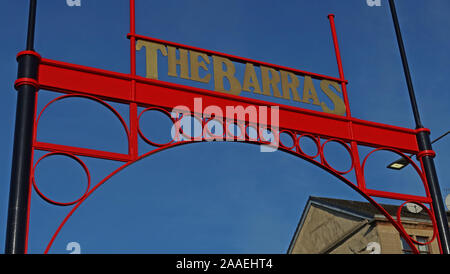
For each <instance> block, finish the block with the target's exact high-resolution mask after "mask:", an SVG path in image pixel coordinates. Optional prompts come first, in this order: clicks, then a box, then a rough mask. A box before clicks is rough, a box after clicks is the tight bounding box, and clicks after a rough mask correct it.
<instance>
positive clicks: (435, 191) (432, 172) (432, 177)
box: [389, 0, 450, 254]
mask: <svg viewBox="0 0 450 274" xmlns="http://www.w3.org/2000/svg"><path fill="white" fill-rule="evenodd" d="M389 6H390V10H391V14H392V19H393V21H394V28H395V33H396V36H397V42H398V46H399V49H400V55H401V58H402V63H403V70H404V73H405V77H406V84H407V85H408V92H409V98H410V100H411V106H412V110H413V114H414V120H415V123H416V129H424V126H423V125H422V122H421V121H420V115H419V109H418V107H417V101H416V97H415V94H414V88H413V84H412V80H411V74H410V71H409V66H408V61H407V58H406V53H405V47H404V45H403V39H402V34H401V31H400V25H399V23H398V17H397V11H396V9H395V4H394V0H389ZM417 143H418V145H419V150H420V151H432V147H431V142H430V133H429V131H428V130H420V131H418V133H417ZM422 162H423V167H424V171H425V175H426V178H427V183H428V190H429V191H430V196H431V199H432V205H433V212H434V217H435V219H436V224H437V230H438V233H439V244H440V247H441V250H442V253H444V254H450V233H449V228H448V220H447V216H446V212H445V208H444V202H443V199H442V194H441V190H440V187H439V180H438V177H437V173H436V168H435V165H434V160H433V156H432V155H429V154H425V156H423V157H422Z"/></svg>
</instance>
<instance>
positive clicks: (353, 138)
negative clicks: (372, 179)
mask: <svg viewBox="0 0 450 274" xmlns="http://www.w3.org/2000/svg"><path fill="white" fill-rule="evenodd" d="M134 11H135V3H134V0H130V33H128V34H127V37H128V38H129V40H130V58H131V59H130V60H131V62H130V73H129V74H123V73H117V72H111V71H106V70H101V69H95V68H91V67H85V66H81V65H75V64H70V63H65V62H60V61H55V60H50V59H46V58H41V56H40V55H39V54H37V53H36V52H34V51H29V50H28V51H23V52H20V53H19V54H18V56H17V57H18V58H19V57H21V56H23V55H33V56H37V57H38V58H39V70H38V79H37V80H35V79H32V78H19V79H18V80H17V81H16V82H15V86H16V88H18V87H20V86H21V85H32V86H34V87H35V88H36V91H37V90H38V89H45V90H49V91H54V92H58V93H62V94H64V95H62V96H60V97H58V98H56V99H54V100H52V101H51V102H49V103H48V104H47V105H46V106H45V107H44V108H43V110H42V111H41V112H40V113H39V114H38V115H37V113H35V120H34V131H33V132H34V133H33V145H32V150H33V152H32V153H33V154H34V151H35V150H40V151H47V152H49V153H48V154H46V155H44V156H43V157H41V158H40V159H38V160H37V162H36V164H35V165H34V166H32V167H31V171H30V174H31V176H30V188H29V191H30V193H31V192H32V190H33V189H34V190H35V191H36V192H37V194H38V195H40V196H41V197H42V198H43V199H45V200H46V201H47V202H49V203H52V204H54V205H57V206H73V207H72V209H71V210H70V212H69V214H67V216H66V217H65V218H64V219H63V220H62V222H61V224H60V225H59V227H57V228H56V230H55V233H54V235H53V237H52V238H51V240H50V242H49V243H48V246H47V248H46V250H45V252H46V253H47V252H48V251H49V250H50V248H51V246H52V243H53V241H54V240H55V238H56V237H57V235H58V233H59V231H60V230H61V229H62V227H63V226H64V224H65V223H66V222H67V220H68V219H69V218H70V216H72V214H73V213H74V212H75V211H76V210H77V208H78V207H79V206H80V205H81V204H82V203H83V202H84V201H85V200H86V199H87V198H88V197H89V196H90V195H91V194H92V193H93V192H94V191H96V190H97V189H98V187H100V186H101V185H102V184H103V183H105V182H106V181H107V180H108V179H109V178H111V177H112V176H113V175H114V174H116V173H117V172H119V171H121V170H123V169H124V168H126V167H128V166H130V165H131V164H133V163H135V162H137V161H139V160H141V159H143V158H145V157H148V156H150V155H153V154H154V153H156V152H159V151H162V150H165V149H168V148H172V147H176V146H179V145H184V144H190V143H195V142H201V141H210V139H211V138H213V137H218V136H214V135H213V134H212V133H211V132H209V131H208V130H207V128H208V127H207V125H208V123H209V122H211V121H212V120H215V121H219V122H220V124H221V125H222V127H223V130H222V135H221V136H220V137H222V138H224V139H228V140H231V141H240V142H246V143H252V144H259V145H264V144H265V145H267V144H269V145H270V143H269V142H268V141H267V140H265V139H264V137H263V134H262V132H261V131H260V130H257V133H256V135H252V136H250V135H249V134H248V133H247V129H248V128H249V127H252V125H251V124H249V123H247V122H245V121H239V120H237V119H236V118H235V117H234V116H233V117H227V116H226V115H224V116H223V117H214V118H205V117H203V116H202V115H201V113H198V112H195V111H192V112H191V113H185V114H184V115H181V116H179V117H173V115H171V110H172V109H173V108H174V107H176V106H180V105H183V106H187V107H188V108H189V109H195V106H194V101H195V98H201V99H202V104H203V107H207V106H211V105H214V106H218V107H219V108H222V109H225V108H226V107H227V106H234V107H237V106H242V107H243V108H246V107H250V106H268V107H278V109H279V125H277V127H276V128H275V129H272V128H271V131H272V133H273V135H274V136H275V137H276V138H279V136H280V135H281V134H287V135H288V136H290V138H292V141H293V145H292V146H290V147H287V146H285V145H284V144H283V143H281V141H280V142H279V149H280V150H282V151H285V152H288V153H290V154H293V155H295V156H298V157H300V158H302V159H305V160H307V161H308V162H310V163H312V164H314V165H316V166H319V167H321V168H322V169H324V170H325V171H327V172H329V173H330V174H332V175H334V176H335V177H337V178H339V179H341V180H342V181H343V182H344V183H345V184H347V185H348V186H349V187H351V188H352V189H353V190H355V191H356V192H358V193H359V194H360V195H362V196H363V197H364V198H366V199H367V200H368V201H369V202H370V203H371V204H372V205H373V206H375V207H376V208H377V209H378V210H379V211H380V212H381V213H382V214H384V216H385V217H386V218H387V219H388V220H389V221H390V222H391V223H392V224H393V226H394V227H395V228H396V229H397V230H398V231H399V233H400V234H401V236H402V237H403V238H405V240H406V241H407V242H408V243H409V244H410V246H411V248H412V250H413V251H414V252H415V253H418V249H417V248H416V246H415V245H416V244H423V243H418V242H416V241H415V240H414V239H412V238H411V237H410V236H409V235H408V233H406V231H405V228H404V227H403V225H402V223H401V219H400V210H401V208H402V207H399V212H398V216H397V218H394V217H392V216H391V215H390V214H389V213H388V212H387V211H386V210H385V209H384V208H383V207H382V206H381V205H380V204H378V203H377V202H376V201H375V200H374V197H381V198H389V199H395V200H400V201H403V202H405V203H406V202H413V203H416V204H418V205H420V206H421V207H423V208H424V209H425V210H426V211H427V212H428V214H429V215H430V219H431V220H432V223H433V227H434V229H433V230H434V231H433V232H434V236H433V239H432V241H433V240H434V239H435V238H437V239H438V242H439V247H440V249H441V252H442V247H441V245H440V241H439V235H438V233H437V228H436V219H435V217H434V209H433V204H432V198H431V196H430V192H429V190H428V189H429V187H428V183H427V179H426V176H425V172H424V167H423V162H422V157H423V156H425V155H434V152H433V151H431V150H422V151H421V150H420V149H419V146H418V143H417V138H416V135H417V134H418V133H419V132H422V131H428V130H426V129H417V130H413V129H407V128H401V127H396V126H391V125H385V124H380V123H374V122H369V121H364V120H360V119H356V118H354V117H352V116H351V113H350V106H349V101H348V96H347V89H346V85H347V83H348V82H347V80H346V79H345V77H344V72H343V68H342V62H341V56H340V51H339V46H338V40H337V35H336V29H335V24H334V15H329V16H328V18H329V20H330V27H331V31H332V37H333V42H334V49H335V53H336V60H337V64H338V68H339V77H330V76H326V75H320V74H316V73H311V72H307V71H301V70H297V69H292V68H287V67H281V66H278V65H274V64H268V63H265V62H260V61H256V60H251V59H248V58H242V57H238V56H234V55H230V54H224V53H221V52H215V51H210V50H205V49H201V48H196V47H191V46H187V45H182V44H178V43H173V42H169V41H163V40H159V39H155V38H151V37H145V36H141V35H138V34H136V33H135V13H134ZM139 40H141V41H150V42H157V43H161V44H165V45H170V46H174V47H177V48H182V49H187V50H195V51H197V52H201V53H204V54H207V55H214V56H220V57H224V58H227V59H229V60H232V61H234V62H239V63H251V64H254V65H260V66H268V67H271V68H276V69H281V70H284V71H288V72H292V73H295V74H297V75H302V76H309V77H311V78H313V79H318V80H329V81H333V82H335V83H338V84H339V85H340V87H341V91H342V97H343V100H344V103H345V107H346V112H345V116H340V115H336V114H329V113H323V112H318V111H312V110H307V109H301V108H298V107H292V106H287V105H281V104H275V103H269V102H266V101H261V100H255V99H251V98H243V97H240V96H236V95H231V94H225V93H218V92H213V91H210V90H206V89H200V88H194V87H189V86H184V85H178V84H173V83H168V82H163V81H159V80H154V79H148V78H145V77H141V76H139V75H137V74H136V43H137V41H139ZM73 97H81V98H86V99H89V100H92V101H95V102H98V103H100V104H102V105H103V106H104V107H106V108H108V109H109V110H110V111H112V112H113V114H114V115H115V116H116V117H117V118H118V119H119V121H120V123H121V124H122V126H123V128H124V130H125V132H126V136H127V139H128V153H126V154H123V153H115V152H110V151H100V150H94V149H88V148H82V147H74V146H67V145H63V144H55V143H43V142H38V141H37V132H36V129H37V127H38V124H39V120H40V117H41V115H42V114H43V113H44V112H45V110H46V108H47V107H48V106H49V105H51V104H53V103H54V102H56V101H59V100H66V99H70V98H73ZM108 101H111V102H119V103H122V104H126V105H127V106H128V107H129V121H125V120H124V119H123V118H122V117H121V115H120V114H119V113H118V112H117V111H116V110H115V109H114V108H113V107H112V106H111V105H110V104H108ZM138 107H143V108H145V109H144V111H143V112H141V113H138ZM148 110H156V111H159V112H161V113H163V114H165V115H167V116H168V117H169V118H170V119H171V121H172V123H173V124H174V125H175V128H176V129H177V131H180V134H183V132H182V131H181V129H180V128H179V127H176V125H177V123H178V122H179V121H180V120H181V119H182V118H183V116H186V115H188V116H192V117H194V118H195V119H197V120H198V121H199V122H200V123H201V125H202V128H203V129H206V130H202V134H201V135H200V136H195V137H194V136H186V135H185V138H183V139H174V140H172V141H170V142H169V143H166V144H156V143H154V142H152V141H151V140H149V139H147V138H146V137H145V135H144V134H143V133H142V132H141V130H140V128H139V118H140V116H141V115H142V113H144V112H146V111H148ZM35 111H36V107H35ZM223 113H225V111H223ZM229 124H236V125H237V126H238V127H239V128H240V129H241V130H240V132H241V134H240V136H235V135H233V134H232V133H230V132H229V130H228V125H229ZM266 126H267V127H271V124H270V122H268V124H267V125H266ZM139 137H141V138H142V140H144V141H146V142H147V143H149V144H151V145H152V146H155V147H156V148H155V149H154V150H151V151H148V152H146V153H144V154H141V155H139V153H138V139H139ZM301 138H310V139H311V140H313V141H314V143H315V144H316V147H317V154H316V155H308V154H306V153H304V152H303V150H302V148H301V147H300V144H299V140H300V139H301ZM330 142H336V143H339V144H341V145H342V146H344V148H345V149H346V150H347V151H348V153H349V155H350V156H351V161H352V163H351V166H350V168H349V169H348V170H345V171H339V170H336V169H334V168H333V167H332V166H331V165H330V164H329V163H328V162H327V160H326V155H325V153H324V147H325V146H326V145H327V144H328V143H330ZM358 146H368V147H371V148H373V151H372V152H371V153H369V154H368V155H367V156H365V158H362V157H361V155H360V153H359V152H358ZM379 150H387V151H391V152H394V153H396V154H398V155H400V156H402V157H404V158H405V159H408V161H409V162H410V163H411V164H412V166H413V167H414V169H415V171H416V172H417V174H418V175H419V177H420V178H421V180H422V182H423V187H424V190H425V193H426V195H425V196H416V195H408V194H402V193H393V192H386V191H380V190H375V189H370V188H367V187H366V184H365V179H364V178H365V177H364V167H365V163H366V160H367V159H368V158H369V157H370V156H371V155H372V154H373V153H374V152H376V151H379ZM55 154H59V155H65V156H68V157H71V158H72V159H74V160H76V161H77V162H78V163H80V164H81V165H82V167H83V168H84V170H85V171H86V174H87V176H88V178H89V180H88V181H89V184H88V186H87V189H86V192H85V193H84V195H83V196H82V197H80V198H79V199H77V200H75V201H72V202H69V203H60V202H58V201H53V200H51V199H49V198H47V197H45V196H44V195H43V194H42V193H41V192H40V191H39V189H38V188H37V186H36V184H35V183H34V175H33V174H34V170H35V168H36V167H37V165H38V163H39V161H40V160H42V159H43V158H45V157H50V156H52V155H55ZM407 154H412V155H414V156H416V157H417V159H418V161H419V163H420V166H418V165H416V164H415V162H414V161H413V160H412V159H411V158H410V157H409V156H407ZM78 156H87V157H93V158H98V159H107V160H114V161H118V162H122V163H123V165H122V166H120V167H119V168H118V169H116V170H115V171H113V172H112V173H111V174H110V175H108V176H107V177H105V178H104V179H103V180H101V181H100V182H98V183H96V184H92V185H91V182H90V177H89V170H88V168H87V167H86V165H84V163H83V162H82V161H81V160H80V159H79V158H78ZM411 157H412V156H411ZM351 171H353V172H354V173H355V177H356V181H355V182H351V181H350V180H348V179H347V178H345V177H344V176H343V175H345V174H347V173H349V172H351ZM29 213H30V209H29V210H28V215H29ZM28 217H29V216H28Z"/></svg>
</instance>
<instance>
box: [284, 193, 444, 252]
mask: <svg viewBox="0 0 450 274" xmlns="http://www.w3.org/2000/svg"><path fill="white" fill-rule="evenodd" d="M382 206H383V208H384V209H385V210H386V211H387V212H388V213H389V214H390V215H391V216H393V217H394V219H396V217H395V216H396V214H397V210H398V207H399V206H396V205H386V204H382ZM449 217H450V212H447V219H450V218H449ZM401 219H402V224H403V226H404V228H405V230H406V232H407V233H408V234H409V235H411V236H412V237H413V239H415V240H416V241H418V242H423V243H427V242H429V241H430V240H432V239H433V228H432V223H431V220H430V218H429V216H428V214H427V213H426V212H425V210H420V208H419V207H417V208H416V209H414V206H412V207H406V206H404V207H403V208H402V209H401ZM416 247H417V248H418V250H419V251H420V253H423V254H438V253H439V247H438V243H437V240H436V239H435V240H433V241H432V242H431V243H429V244H425V245H416ZM288 253H289V254H369V253H381V254H411V253H413V252H412V250H411V247H410V246H409V245H408V244H407V243H406V241H405V240H404V239H403V238H402V237H401V236H400V233H399V232H398V231H397V230H396V229H395V227H394V226H393V225H392V224H391V223H390V222H389V221H388V220H387V219H386V217H384V215H383V214H382V213H381V212H379V211H378V210H377V209H376V208H375V207H373V206H372V205H371V204H370V203H368V202H360V201H349V200H341V199H331V198H323V197H310V198H309V200H308V202H307V204H306V206H305V208H304V210H303V214H302V216H301V219H300V222H299V224H298V226H297V229H296V231H295V234H294V237H293V238H292V240H291V244H290V246H289V249H288Z"/></svg>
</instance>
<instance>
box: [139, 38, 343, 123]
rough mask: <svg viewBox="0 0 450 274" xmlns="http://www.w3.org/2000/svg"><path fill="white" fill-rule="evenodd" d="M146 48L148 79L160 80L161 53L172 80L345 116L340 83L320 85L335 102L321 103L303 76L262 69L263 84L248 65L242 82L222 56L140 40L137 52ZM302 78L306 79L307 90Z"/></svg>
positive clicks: (252, 65) (272, 69) (253, 67)
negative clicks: (247, 94)
mask: <svg viewBox="0 0 450 274" xmlns="http://www.w3.org/2000/svg"><path fill="white" fill-rule="evenodd" d="M142 48H145V56H146V58H145V60H146V77H147V78H150V79H158V52H159V53H160V54H161V55H162V56H167V67H168V71H167V75H168V76H171V77H180V78H182V79H189V80H193V81H197V82H201V83H210V82H211V81H213V82H214V90H215V91H218V92H223V93H227V94H232V95H240V94H241V92H242V91H246V92H252V93H254V94H262V95H266V96H273V97H276V98H281V99H285V100H293V101H295V102H301V103H306V104H313V105H316V106H320V107H321V108H322V111H323V112H326V113H332V114H337V115H345V111H346V109H345V104H344V101H343V100H342V98H341V97H340V96H339V95H338V94H340V93H342V91H341V88H340V85H339V83H337V82H335V81H331V80H321V81H320V90H321V91H322V92H323V94H324V95H325V96H326V97H328V99H329V100H330V101H331V104H330V103H326V102H323V101H322V102H321V101H320V100H319V96H318V95H317V90H316V87H315V86H314V83H313V80H312V78H311V76H307V75H305V76H302V75H297V74H295V73H293V72H289V71H284V70H277V69H275V68H271V67H267V66H259V70H260V79H261V82H260V80H259V79H258V74H257V72H256V70H255V65H254V64H252V63H246V64H245V72H244V76H243V79H240V78H238V76H236V67H235V65H234V63H233V62H232V61H231V60H230V59H228V58H225V57H222V56H216V55H212V56H208V55H207V54H205V53H202V52H198V51H194V50H187V49H183V48H176V47H173V46H169V45H167V46H166V45H163V44H160V43H156V42H150V41H144V40H138V41H137V43H136V50H142ZM177 53H178V54H177ZM211 58H212V62H211ZM211 63H212V71H209V67H208V65H209V64H211ZM211 74H212V75H211ZM299 77H302V78H303V86H302V85H301V81H300V79H299ZM225 80H226V82H227V83H228V88H225ZM300 94H301V96H300Z"/></svg>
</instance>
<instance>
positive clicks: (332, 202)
mask: <svg viewBox="0 0 450 274" xmlns="http://www.w3.org/2000/svg"><path fill="white" fill-rule="evenodd" d="M310 201H312V202H318V203H320V204H326V205H329V206H332V207H334V208H338V209H341V210H344V211H349V212H353V213H355V214H358V215H363V216H366V217H368V218H373V217H375V215H382V213H381V212H380V211H379V210H378V209H377V208H375V207H374V206H373V205H372V204H371V203H369V202H361V201H350V200H343V199H334V198H325V197H313V196H311V197H310ZM380 205H381V206H382V207H383V208H384V209H385V210H386V211H387V212H388V213H389V214H390V215H391V216H394V217H395V216H397V211H398V208H399V207H400V205H391V204H380ZM447 217H448V218H449V219H450V211H447ZM401 218H414V219H430V218H429V216H428V214H427V211H426V210H422V211H420V212H419V213H412V212H410V211H408V210H407V208H406V206H404V207H403V208H402V209H401Z"/></svg>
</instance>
